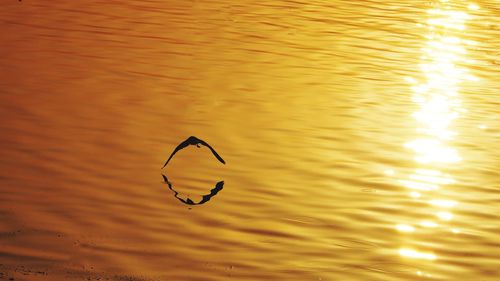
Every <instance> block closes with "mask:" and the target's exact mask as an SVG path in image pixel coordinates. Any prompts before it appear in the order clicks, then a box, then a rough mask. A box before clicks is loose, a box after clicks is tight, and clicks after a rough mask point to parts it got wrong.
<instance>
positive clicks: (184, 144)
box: [161, 136, 226, 169]
mask: <svg viewBox="0 0 500 281" xmlns="http://www.w3.org/2000/svg"><path fill="white" fill-rule="evenodd" d="M200 144H201V145H203V146H206V147H208V149H210V151H211V152H212V154H213V155H214V156H215V158H217V160H219V162H221V163H222V164H224V165H225V164H226V161H224V159H222V157H220V155H219V154H218V153H217V152H216V151H215V149H213V148H212V147H211V146H210V145H209V144H208V143H206V142H205V141H203V140H201V139H199V138H197V137H195V136H190V137H189V138H187V139H186V140H185V141H183V142H181V143H180V144H179V145H178V146H177V147H176V148H175V149H174V151H173V152H172V154H170V157H168V159H167V162H165V164H164V165H163V167H161V168H162V169H163V168H165V166H167V164H168V162H170V159H172V157H174V155H175V154H176V153H177V152H178V151H179V150H182V149H184V148H186V147H188V146H190V145H196V146H197V147H200Z"/></svg>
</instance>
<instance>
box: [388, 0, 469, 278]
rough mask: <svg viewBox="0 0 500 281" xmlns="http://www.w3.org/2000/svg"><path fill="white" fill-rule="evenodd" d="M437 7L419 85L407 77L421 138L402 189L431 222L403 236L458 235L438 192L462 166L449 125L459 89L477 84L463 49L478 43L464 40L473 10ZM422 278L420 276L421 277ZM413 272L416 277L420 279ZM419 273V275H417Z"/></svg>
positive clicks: (423, 253)
mask: <svg viewBox="0 0 500 281" xmlns="http://www.w3.org/2000/svg"><path fill="white" fill-rule="evenodd" d="M457 6H460V5H458V4H456V3H455V4H453V3H451V2H449V1H441V2H439V3H437V4H436V5H435V6H434V7H433V8H432V9H429V10H428V11H427V13H428V20H427V21H426V24H424V25H420V26H425V27H426V29H427V34H426V36H425V38H426V39H427V42H426V44H425V46H424V48H422V56H421V63H420V65H419V67H420V72H421V77H422V79H421V81H418V80H417V79H416V78H413V77H407V78H406V81H407V82H408V83H410V84H411V89H412V91H413V102H414V103H415V104H416V105H417V106H418V108H419V109H418V111H417V112H415V113H414V114H413V117H414V118H415V120H416V121H417V122H418V124H419V126H418V128H417V132H418V134H419V137H418V138H416V139H414V140H412V141H410V142H408V143H406V144H405V147H406V148H408V149H410V150H412V151H413V152H414V160H415V162H416V165H417V167H418V168H417V169H416V170H415V171H414V172H413V173H412V174H411V175H409V176H408V177H407V178H406V179H403V180H401V181H400V183H401V184H402V185H403V186H404V187H406V188H408V189H409V191H410V193H409V196H410V197H411V198H413V199H414V200H425V202H427V203H428V205H429V206H430V208H432V210H433V213H434V215H435V217H430V218H429V219H427V220H422V221H420V222H416V223H413V225H412V224H409V223H401V224H397V225H396V227H395V228H396V230H397V231H399V232H401V233H407V234H409V233H413V232H418V231H419V229H434V228H438V227H439V229H440V230H441V229H443V228H444V229H447V228H449V229H448V230H447V231H451V232H452V233H454V234H459V233H460V230H459V229H458V228H453V227H450V226H449V224H450V222H451V221H452V220H453V218H454V213H453V211H452V210H453V208H454V207H455V206H456V205H457V204H458V202H456V201H453V200H450V199H447V198H442V196H439V190H440V189H442V187H443V186H445V185H450V184H453V183H455V179H454V178H453V176H452V175H450V174H447V173H446V172H444V171H443V169H442V167H444V166H450V165H453V164H456V163H458V162H460V161H462V158H461V157H460V155H459V153H458V151H457V150H456V149H455V148H454V147H453V146H452V142H453V140H454V139H455V138H456V136H457V134H456V132H455V131H453V128H452V123H453V122H454V121H455V120H456V119H457V118H459V117H460V115H461V114H462V113H463V112H466V110H465V109H464V108H463V107H462V102H461V99H460V84H461V83H462V82H464V81H468V80H472V81H475V80H477V79H476V78H475V77H474V76H473V75H471V74H470V73H469V71H468V69H467V68H466V67H465V65H466V64H470V63H471V62H472V61H471V60H468V59H467V58H466V56H467V47H468V46H471V45H475V44H476V42H474V41H471V40H467V39H464V38H462V37H463V34H464V30H466V28H467V26H466V23H467V21H468V20H469V19H471V17H472V16H471V15H470V14H469V13H468V12H466V11H467V9H468V10H477V9H479V6H477V5H476V4H472V3H467V4H464V5H462V8H460V9H459V8H457ZM402 246H403V247H401V249H399V255H400V256H401V257H405V258H412V259H420V260H428V261H433V260H436V259H437V258H438V256H437V255H436V254H435V253H433V251H432V249H428V248H427V249H412V248H410V247H406V246H405V245H402ZM419 272H420V271H419ZM419 272H417V274H418V273H419ZM421 274H422V273H421V272H420V274H419V275H421Z"/></svg>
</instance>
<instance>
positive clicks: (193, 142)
mask: <svg viewBox="0 0 500 281" xmlns="http://www.w3.org/2000/svg"><path fill="white" fill-rule="evenodd" d="M190 145H196V146H197V147H200V145H203V146H206V147H208V149H210V151H211V152H212V154H213V155H214V156H215V158H217V160H219V162H221V163H222V164H226V161H224V159H222V157H221V156H220V155H219V154H218V153H217V152H216V151H215V149H213V148H212V147H211V146H210V145H209V144H208V143H206V142H205V141H203V140H201V139H199V138H197V137H194V136H190V137H189V138H187V139H186V140H185V141H183V142H181V143H180V144H179V145H178V146H177V147H176V148H175V149H174V151H173V152H172V154H170V157H168V159H167V162H165V164H164V165H163V167H162V169H163V168H165V166H167V164H168V163H169V162H170V160H171V159H172V157H174V155H175V154H176V153H177V152H178V151H179V150H182V149H184V148H186V147H188V146H190ZM162 177H163V180H164V182H165V183H166V184H167V185H168V188H169V189H170V190H172V191H173V192H174V197H175V198H177V199H178V200H179V201H181V202H182V203H184V204H187V205H201V204H204V203H206V202H208V201H210V199H211V198H212V197H214V196H215V195H217V193H218V192H219V191H221V190H222V188H223V187H224V181H219V182H217V183H216V184H215V187H214V188H212V189H211V190H210V193H209V194H206V195H202V199H201V200H200V201H199V202H194V201H193V200H191V199H190V198H186V199H184V198H181V197H179V192H177V191H176V190H175V189H174V187H173V185H172V183H171V182H170V181H169V180H168V177H167V176H166V175H165V174H163V173H162Z"/></svg>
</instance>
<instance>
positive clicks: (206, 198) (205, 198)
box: [162, 174, 224, 205]
mask: <svg viewBox="0 0 500 281" xmlns="http://www.w3.org/2000/svg"><path fill="white" fill-rule="evenodd" d="M162 177H163V180H164V181H165V183H166V184H168V188H169V189H170V190H172V191H173V192H174V197H175V198H177V199H178V200H179V201H181V202H182V203H184V204H187V205H201V204H204V203H206V202H208V201H210V199H212V197H214V196H215V195H217V193H218V192H219V191H221V190H222V188H223V187H224V181H220V182H218V183H216V184H215V187H214V188H213V189H212V190H210V194H206V195H203V196H202V199H201V200H200V201H199V202H194V201H193V200H191V199H189V198H186V199H184V198H181V197H179V192H177V191H176V190H175V189H174V188H173V186H172V183H170V182H169V181H168V178H167V176H165V175H163V174H162Z"/></svg>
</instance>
